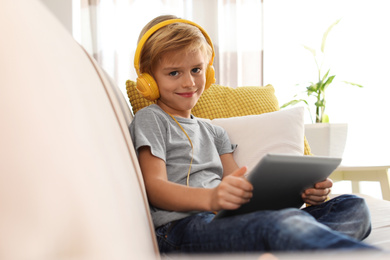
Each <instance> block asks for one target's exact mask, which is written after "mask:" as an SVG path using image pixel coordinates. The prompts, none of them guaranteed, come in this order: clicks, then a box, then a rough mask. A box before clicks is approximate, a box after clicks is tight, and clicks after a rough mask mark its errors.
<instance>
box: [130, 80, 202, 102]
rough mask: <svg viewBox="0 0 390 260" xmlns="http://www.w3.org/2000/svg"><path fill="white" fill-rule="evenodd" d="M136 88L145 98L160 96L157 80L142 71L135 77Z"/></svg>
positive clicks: (154, 98) (152, 99)
mask: <svg viewBox="0 0 390 260" xmlns="http://www.w3.org/2000/svg"><path fill="white" fill-rule="evenodd" d="M206 76H207V75H206ZM206 82H207V79H206ZM136 88H137V90H138V92H139V93H140V94H141V95H142V96H143V97H144V98H146V99H147V100H150V101H154V100H156V99H158V98H159V97H160V91H159V90H158V86H157V82H156V81H155V80H154V78H153V77H152V76H151V75H150V74H148V73H142V74H141V75H139V77H138V78H137V87H136Z"/></svg>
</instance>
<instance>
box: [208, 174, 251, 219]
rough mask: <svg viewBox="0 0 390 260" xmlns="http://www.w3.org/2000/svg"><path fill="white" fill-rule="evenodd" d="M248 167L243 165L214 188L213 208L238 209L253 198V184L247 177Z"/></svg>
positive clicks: (217, 209)
mask: <svg viewBox="0 0 390 260" xmlns="http://www.w3.org/2000/svg"><path fill="white" fill-rule="evenodd" d="M246 171H247V168H246V167H242V168H240V169H238V170H236V171H234V172H233V173H232V174H230V175H228V176H226V177H224V178H223V179H222V181H221V183H220V184H219V185H218V186H217V187H215V188H214V189H213V190H212V196H211V209H212V210H213V211H219V210H221V209H237V208H239V207H240V206H241V205H242V204H244V203H247V202H249V200H250V198H252V190H253V186H252V184H251V183H250V182H249V181H248V180H247V179H245V177H244V174H245V173H246Z"/></svg>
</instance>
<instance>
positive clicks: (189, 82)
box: [182, 74, 195, 88]
mask: <svg viewBox="0 0 390 260" xmlns="http://www.w3.org/2000/svg"><path fill="white" fill-rule="evenodd" d="M182 85H183V87H185V88H190V87H193V86H195V80H194V77H193V76H192V75H191V74H186V75H185V76H184V77H183V82H182Z"/></svg>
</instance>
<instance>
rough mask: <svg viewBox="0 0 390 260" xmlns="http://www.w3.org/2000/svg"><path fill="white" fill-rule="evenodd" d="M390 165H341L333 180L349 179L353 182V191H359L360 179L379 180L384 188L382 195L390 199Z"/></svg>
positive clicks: (333, 175)
mask: <svg viewBox="0 0 390 260" xmlns="http://www.w3.org/2000/svg"><path fill="white" fill-rule="evenodd" d="M389 169H390V165H377V166H369V165H361V166H344V165H340V166H339V167H338V168H337V169H336V170H335V171H334V172H333V173H332V174H331V175H330V178H331V179H332V180H333V181H335V182H336V181H342V180H349V181H351V183H352V192H353V193H359V192H360V187H359V181H378V182H379V183H380V186H381V190H382V197H383V199H385V200H390V171H389Z"/></svg>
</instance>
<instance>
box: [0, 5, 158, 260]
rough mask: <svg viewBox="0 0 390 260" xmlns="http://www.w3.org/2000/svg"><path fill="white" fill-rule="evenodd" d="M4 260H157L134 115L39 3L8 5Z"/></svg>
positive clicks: (1, 197)
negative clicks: (133, 139) (136, 146)
mask: <svg viewBox="0 0 390 260" xmlns="http://www.w3.org/2000/svg"><path fill="white" fill-rule="evenodd" d="M0 21H1V23H0V35H1V40H0V42H1V45H0V91H1V93H0V124H1V128H0V129H1V130H0V212H1V214H0V230H1V232H0V259H59V258H72V259H155V258H158V257H159V255H158V250H157V247H156V242H155V239H154V233H153V232H154V231H153V228H152V224H151V220H150V215H149V212H148V205H147V200H146V194H145V190H144V186H143V182H142V177H141V175H140V169H139V166H138V163H137V158H136V156H135V153H134V149H133V146H132V143H131V139H130V136H129V133H128V128H127V125H128V123H129V122H130V120H131V114H130V111H129V109H128V107H127V105H126V103H123V102H124V99H123V96H121V94H120V91H119V90H118V89H117V88H116V87H114V88H112V85H111V84H110V81H109V79H108V78H107V77H106V76H105V74H104V73H103V72H102V70H101V69H100V68H99V67H98V65H97V64H96V62H94V61H93V59H90V57H88V56H87V54H86V53H85V52H84V51H83V49H82V48H81V47H80V46H79V45H78V44H77V43H76V42H75V41H74V40H73V38H72V37H71V35H69V34H68V32H67V31H66V30H65V29H64V28H63V27H62V25H61V24H60V23H59V22H58V21H57V20H56V19H55V18H54V16H52V14H51V13H50V12H49V11H48V10H47V9H46V8H45V7H44V6H43V5H42V4H41V3H40V1H38V0H1V8H0Z"/></svg>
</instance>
